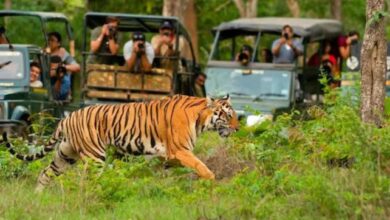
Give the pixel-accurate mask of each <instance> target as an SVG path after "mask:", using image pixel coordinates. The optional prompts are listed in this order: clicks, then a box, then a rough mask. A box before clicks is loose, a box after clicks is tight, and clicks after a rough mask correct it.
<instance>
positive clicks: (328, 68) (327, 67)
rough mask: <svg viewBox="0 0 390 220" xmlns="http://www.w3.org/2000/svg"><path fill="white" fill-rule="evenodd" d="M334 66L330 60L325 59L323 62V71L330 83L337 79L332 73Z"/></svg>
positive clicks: (321, 69)
mask: <svg viewBox="0 0 390 220" xmlns="http://www.w3.org/2000/svg"><path fill="white" fill-rule="evenodd" d="M332 66H333V64H332V63H331V62H330V61H329V60H324V61H323V62H322V63H321V68H320V71H321V73H322V74H324V75H325V76H326V78H327V79H328V82H329V83H332V82H334V81H335V79H334V77H333V75H332Z"/></svg>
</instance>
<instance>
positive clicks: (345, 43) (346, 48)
mask: <svg viewBox="0 0 390 220" xmlns="http://www.w3.org/2000/svg"><path fill="white" fill-rule="evenodd" d="M358 40H359V33H358V32H356V31H350V32H349V33H348V35H347V36H339V37H338V39H337V44H338V54H337V55H338V57H340V58H341V59H342V60H345V59H347V58H348V57H349V55H350V53H351V45H353V44H355V43H357V41H358ZM342 60H339V62H340V63H341V61H342Z"/></svg>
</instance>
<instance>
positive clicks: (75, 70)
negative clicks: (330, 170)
mask: <svg viewBox="0 0 390 220" xmlns="http://www.w3.org/2000/svg"><path fill="white" fill-rule="evenodd" d="M65 69H66V71H68V72H70V73H72V74H73V73H78V72H80V65H79V64H78V63H72V64H67V65H65Z"/></svg>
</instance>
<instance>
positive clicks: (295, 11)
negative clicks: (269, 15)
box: [287, 0, 301, 18]
mask: <svg viewBox="0 0 390 220" xmlns="http://www.w3.org/2000/svg"><path fill="white" fill-rule="evenodd" d="M287 7H288V9H289V10H290V12H291V14H292V16H293V17H294V18H297V17H299V15H300V11H301V10H300V8H299V3H298V0H287Z"/></svg>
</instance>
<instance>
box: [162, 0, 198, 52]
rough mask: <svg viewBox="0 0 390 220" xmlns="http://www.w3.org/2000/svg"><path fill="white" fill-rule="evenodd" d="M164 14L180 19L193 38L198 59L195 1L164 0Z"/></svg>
mask: <svg viewBox="0 0 390 220" xmlns="http://www.w3.org/2000/svg"><path fill="white" fill-rule="evenodd" d="M162 14H163V15H164V16H176V17H178V18H179V20H180V21H181V22H182V23H183V24H184V26H185V27H186V29H187V30H188V32H189V34H190V36H191V40H192V45H193V46H194V50H195V56H196V57H198V49H197V48H198V29H197V16H196V10H195V6H194V0H164V5H163V13H162Z"/></svg>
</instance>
